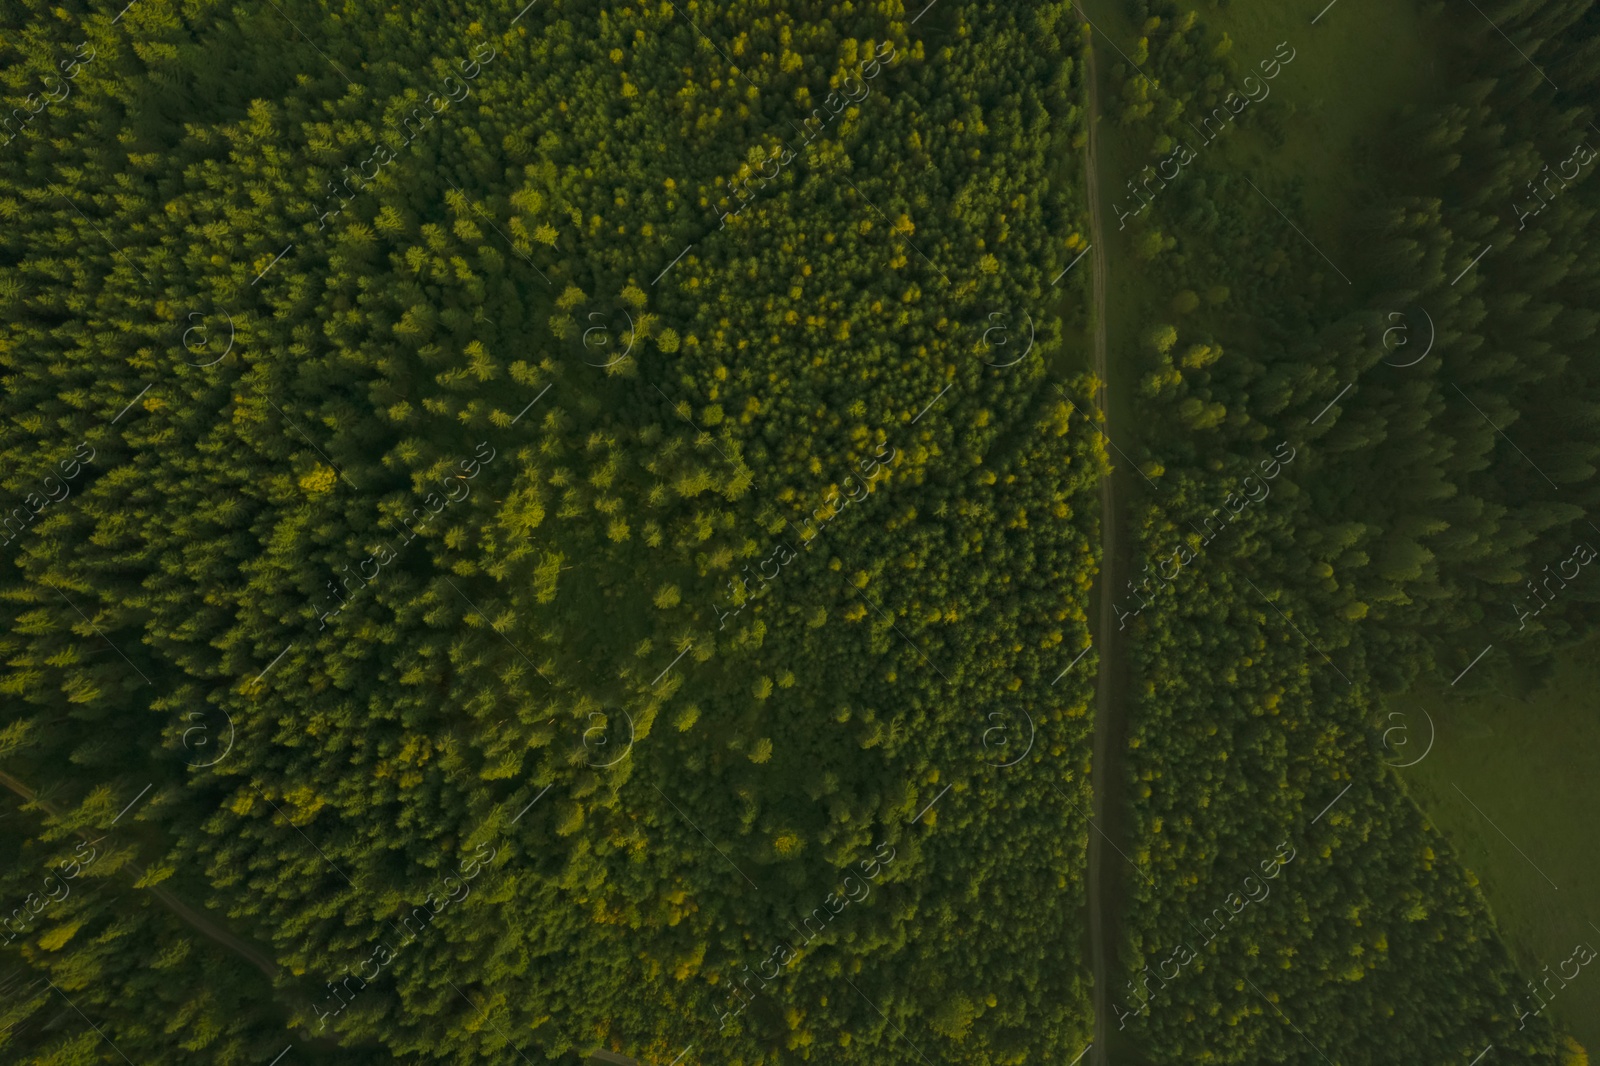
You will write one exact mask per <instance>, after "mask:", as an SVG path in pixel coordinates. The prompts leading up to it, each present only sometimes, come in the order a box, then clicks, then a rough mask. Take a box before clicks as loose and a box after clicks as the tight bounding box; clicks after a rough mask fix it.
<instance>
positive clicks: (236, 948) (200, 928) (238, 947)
mask: <svg viewBox="0 0 1600 1066" xmlns="http://www.w3.org/2000/svg"><path fill="white" fill-rule="evenodd" d="M0 785H4V786H5V787H6V788H8V789H10V790H11V791H12V792H15V793H16V794H17V795H19V796H21V797H22V798H23V799H25V800H27V801H28V802H29V803H37V804H38V805H39V806H40V807H43V808H44V809H45V810H47V811H49V812H50V814H51V815H52V816H54V817H55V818H58V819H59V818H62V817H63V812H62V811H61V810H60V809H59V808H57V807H56V806H55V804H53V803H51V802H50V801H49V800H44V799H40V798H39V797H38V796H37V794H36V793H35V792H34V791H33V789H31V788H29V787H28V786H27V785H25V784H23V783H22V782H21V781H19V780H17V779H16V778H15V777H12V776H11V775H10V774H8V773H5V772H4V771H0ZM78 835H79V836H81V837H83V838H84V839H85V840H87V839H88V838H89V837H88V834H87V833H84V832H83V831H81V830H80V831H79V832H78ZM126 868H127V870H128V872H129V873H131V874H132V875H133V878H134V880H135V881H142V880H143V879H144V875H145V871H144V867H142V866H140V865H139V864H138V863H135V862H129V863H127V864H126ZM146 891H147V892H150V893H152V894H154V896H155V897H156V899H158V900H160V901H161V902H162V904H163V905H165V906H166V908H167V909H168V910H170V911H171V912H172V913H173V914H176V915H177V916H178V917H179V918H180V919H181V920H182V921H183V922H184V923H185V924H187V925H188V926H189V927H190V928H192V929H194V930H195V932H197V933H199V934H200V935H202V936H204V937H207V938H209V939H211V940H215V941H216V942H217V943H219V944H221V945H222V946H223V947H225V948H227V949H228V950H229V951H232V952H233V953H234V954H235V955H238V956H239V957H240V958H242V959H245V960H246V961H248V962H249V963H250V965H252V966H254V967H255V968H256V969H258V970H260V971H261V972H262V973H264V974H266V975H267V979H268V980H272V979H273V978H275V977H277V976H278V965H277V963H275V962H273V961H272V960H271V959H270V958H268V957H267V956H266V955H265V954H264V953H263V952H262V951H261V950H260V949H259V948H256V947H254V946H253V945H251V944H249V943H247V942H245V941H243V940H241V939H239V938H238V937H236V936H234V935H233V934H232V933H230V932H229V931H228V930H227V929H224V928H223V927H222V926H220V925H218V924H217V923H216V922H214V921H212V920H211V919H210V918H208V917H207V916H206V915H205V914H204V913H202V912H201V911H198V910H196V909H195V908H193V907H191V906H189V905H188V904H187V903H185V902H183V900H181V899H179V898H178V897H177V896H174V895H173V894H172V893H171V892H169V891H167V890H166V889H164V888H162V887H161V886H160V885H151V886H150V887H148V888H147V889H146Z"/></svg>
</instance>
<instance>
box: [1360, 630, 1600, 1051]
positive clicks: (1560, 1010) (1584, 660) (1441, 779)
mask: <svg viewBox="0 0 1600 1066" xmlns="http://www.w3.org/2000/svg"><path fill="white" fill-rule="evenodd" d="M1480 669H1481V667H1480ZM1475 673H1476V672H1474V674H1475ZM1474 674H1469V675H1468V677H1467V679H1465V680H1463V681H1462V682H1461V683H1460V686H1459V687H1458V688H1457V689H1449V688H1444V689H1442V690H1441V689H1433V690H1424V691H1418V692H1414V693H1412V694H1410V695H1409V696H1407V697H1404V698H1401V699H1398V700H1395V701H1392V702H1391V703H1390V705H1389V708H1388V709H1389V711H1391V712H1396V711H1398V712H1402V713H1405V714H1406V715H1407V718H1405V719H1392V720H1391V721H1392V723H1393V724H1397V725H1398V724H1404V725H1406V726H1407V727H1408V728H1409V729H1410V733H1411V739H1412V740H1413V741H1414V742H1415V745H1416V746H1415V747H1414V748H1412V749H1411V752H1410V753H1409V754H1407V755H1406V757H1405V759H1404V760H1403V761H1409V760H1411V759H1415V758H1416V757H1417V755H1420V754H1421V751H1422V744H1423V743H1425V740H1426V735H1427V729H1428V726H1427V723H1426V720H1425V719H1424V718H1423V717H1422V715H1421V714H1420V713H1418V712H1424V711H1425V712H1426V713H1427V714H1428V715H1429V716H1431V717H1432V719H1433V722H1434V724H1435V727H1436V734H1437V740H1436V742H1435V744H1434V747H1433V750H1432V752H1431V753H1430V754H1429V755H1428V756H1427V758H1425V759H1423V760H1422V761H1421V762H1420V763H1418V764H1417V765H1416V766H1414V767H1411V768H1409V769H1405V770H1400V771H1398V773H1399V774H1400V776H1401V778H1402V779H1403V780H1404V781H1405V783H1406V785H1407V787H1408V788H1409V789H1410V790H1411V793H1412V795H1413V796H1414V797H1415V799H1416V800H1417V802H1418V803H1420V804H1421V805H1422V808H1423V810H1424V812H1425V813H1426V814H1427V815H1428V817H1429V818H1430V819H1431V820H1432V821H1433V823H1434V825H1436V826H1437V827H1438V828H1439V829H1440V830H1441V831H1442V832H1443V833H1444V834H1445V835H1446V836H1447V837H1448V838H1449V839H1450V841H1451V842H1452V844H1454V846H1455V847H1456V849H1457V852H1458V857H1459V858H1460V860H1461V861H1462V862H1463V863H1464V864H1465V865H1466V866H1467V868H1468V869H1470V870H1472V871H1473V873H1475V874H1476V875H1477V876H1478V878H1479V880H1480V881H1481V882H1482V884H1483V891H1484V893H1485V895H1487V896H1488V899H1489V904H1490V906H1491V907H1492V908H1493V909H1494V914H1495V919H1496V920H1497V921H1498V922H1499V924H1500V928H1501V931H1502V932H1503V933H1504V935H1505V937H1506V940H1507V942H1508V944H1509V945H1510V947H1511V949H1512V952H1513V953H1514V955H1515V956H1516V959H1517V963H1518V965H1519V966H1520V968H1521V969H1522V972H1523V974H1524V975H1525V976H1529V977H1532V976H1535V975H1542V974H1543V973H1544V972H1545V971H1543V967H1544V966H1545V965H1547V964H1548V965H1549V967H1550V970H1549V971H1548V972H1550V973H1554V972H1556V970H1557V968H1558V966H1559V964H1560V963H1561V962H1562V961H1563V960H1565V959H1567V958H1568V957H1569V956H1570V955H1571V954H1572V950H1573V947H1574V946H1575V945H1577V944H1579V943H1587V944H1590V945H1592V946H1593V947H1595V948H1596V949H1600V928H1596V927H1597V926H1600V846H1597V839H1596V838H1597V827H1600V792H1597V791H1596V789H1595V778H1596V775H1597V774H1600V643H1590V644H1588V645H1585V646H1583V647H1581V648H1578V649H1575V650H1574V651H1572V652H1569V653H1568V654H1567V655H1566V656H1564V657H1563V659H1562V661H1561V663H1560V666H1559V668H1558V669H1557V671H1556V674H1555V676H1554V677H1553V678H1552V679H1551V680H1550V682H1549V683H1548V684H1546V685H1545V686H1544V687H1543V688H1541V689H1540V690H1538V691H1537V692H1535V693H1533V694H1532V695H1531V696H1529V697H1528V698H1527V699H1526V700H1524V699H1519V698H1518V697H1517V696H1515V695H1513V694H1511V691H1510V685H1509V683H1508V682H1507V681H1506V680H1505V679H1504V677H1503V676H1497V675H1496V674H1494V673H1493V672H1486V673H1485V674H1484V675H1483V676H1481V677H1477V676H1474ZM1469 682H1471V683H1470V684H1469ZM1463 690H1464V691H1463ZM1394 739H1399V734H1395V736H1394ZM1408 746H1409V745H1408ZM1402 750H1403V749H1402ZM1591 923H1592V924H1591ZM1568 972H1569V973H1570V972H1571V970H1570V968H1569V970H1568ZM1550 987H1551V988H1552V989H1555V990H1556V992H1555V994H1554V995H1553V996H1551V995H1546V999H1548V1000H1549V1001H1550V1007H1549V1009H1550V1011H1551V1012H1552V1013H1553V1014H1554V1015H1555V1017H1556V1018H1557V1020H1558V1021H1560V1022H1561V1023H1562V1024H1563V1025H1564V1026H1565V1027H1566V1028H1567V1029H1568V1031H1569V1032H1571V1033H1572V1034H1573V1035H1574V1036H1575V1037H1576V1038H1577V1039H1578V1042H1579V1043H1581V1044H1583V1045H1584V1046H1585V1047H1586V1048H1589V1049H1590V1050H1597V1049H1600V966H1590V967H1588V968H1585V969H1584V970H1582V971H1581V972H1580V973H1579V975H1578V976H1577V977H1576V978H1574V979H1573V980H1572V982H1571V983H1570V984H1568V985H1567V987H1565V988H1561V987H1560V985H1559V983H1557V982H1552V983H1551V985H1550ZM1542 991H1543V989H1541V992H1542ZM1530 1005H1531V1006H1533V1007H1534V1008H1537V1003H1536V1001H1534V1000H1533V998H1532V996H1531V994H1530V995H1529V996H1527V997H1526V999H1525V1001H1524V1002H1523V1003H1521V1004H1516V1005H1513V1004H1507V1009H1508V1010H1525V1009H1528V1007H1529V1006H1530Z"/></svg>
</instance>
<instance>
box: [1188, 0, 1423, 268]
mask: <svg viewBox="0 0 1600 1066" xmlns="http://www.w3.org/2000/svg"><path fill="white" fill-rule="evenodd" d="M1195 7H1196V8H1197V10H1198V11H1199V12H1200V18H1201V20H1202V21H1204V22H1206V23H1207V24H1208V25H1210V26H1212V27H1214V28H1215V29H1217V30H1220V31H1222V32H1225V33H1226V34H1227V35H1228V37H1229V38H1231V39H1232V41H1233V49H1232V51H1231V53H1230V54H1231V55H1232V57H1233V59H1234V60H1235V61H1237V62H1238V63H1239V65H1240V68H1241V72H1240V77H1241V78H1243V77H1244V76H1246V75H1247V74H1249V73H1250V72H1251V71H1252V70H1255V69H1257V64H1258V63H1260V62H1261V61H1262V60H1264V59H1270V58H1271V57H1272V55H1273V50H1274V49H1275V48H1277V46H1278V45H1279V44H1280V43H1284V44H1287V45H1288V47H1289V48H1292V49H1293V50H1294V52H1293V56H1294V59H1293V62H1291V63H1290V64H1289V65H1288V66H1286V67H1284V68H1283V69H1282V71H1281V72H1280V74H1279V75H1278V77H1277V79H1276V80H1274V81H1273V82H1272V83H1271V88H1272V95H1271V96H1270V97H1268V99H1273V98H1276V99H1278V100H1279V102H1280V103H1281V104H1282V106H1283V108H1284V110H1285V111H1286V112H1287V113H1286V114H1285V115H1284V121H1283V126H1284V132H1285V134H1286V137H1285V141H1284V144H1283V146H1282V147H1281V148H1274V147H1271V146H1270V145H1269V144H1268V143H1267V141H1266V140H1265V138H1264V137H1263V136H1261V134H1259V133H1254V132H1251V131H1246V130H1239V131H1236V132H1237V133H1238V134H1240V136H1239V138H1238V143H1237V144H1235V145H1233V146H1232V152H1233V156H1232V157H1233V158H1234V159H1236V160H1240V161H1245V162H1246V163H1247V169H1248V171H1249V172H1250V173H1251V175H1252V176H1253V180H1255V181H1256V183H1257V184H1258V185H1259V184H1261V178H1260V177H1259V176H1257V175H1261V174H1268V175H1273V176H1276V177H1280V178H1292V179H1296V180H1298V181H1300V182H1302V183H1303V189H1304V197H1305V207H1306V212H1307V214H1308V216H1309V218H1308V220H1307V221H1305V222H1302V221H1301V220H1299V219H1296V220H1295V221H1296V222H1297V223H1299V224H1300V225H1301V227H1302V228H1306V227H1307V224H1308V222H1309V227H1310V229H1309V232H1310V233H1311V235H1312V237H1313V238H1314V239H1315V240H1316V241H1317V243H1318V244H1319V245H1321V246H1322V247H1324V248H1326V249H1327V250H1328V251H1329V252H1333V251H1334V246H1337V245H1340V244H1341V243H1342V242H1341V241H1340V237H1339V235H1340V233H1341V232H1347V231H1348V227H1346V226H1342V225H1341V223H1342V222H1343V221H1344V219H1345V217H1346V215H1347V214H1348V213H1349V212H1350V211H1351V210H1352V209H1353V208H1356V207H1358V206H1359V203H1360V198H1361V197H1360V193H1361V191H1362V186H1363V185H1365V184H1366V183H1367V182H1368V181H1372V180H1381V174H1380V173H1379V172H1380V171H1381V168H1382V166H1383V162H1382V160H1381V158H1379V157H1378V155H1377V153H1376V151H1375V150H1374V149H1375V145H1376V144H1378V143H1379V142H1381V141H1382V140H1383V138H1384V135H1385V130H1384V129H1383V125H1384V123H1385V122H1387V121H1388V119H1389V117H1390V115H1391V114H1392V113H1393V112H1394V110H1395V109H1396V108H1399V107H1403V106H1405V105H1406V104H1415V105H1419V106H1420V105H1421V104H1423V103H1425V102H1426V101H1427V100H1428V99H1429V97H1430V94H1431V93H1432V92H1433V91H1434V89H1435V87H1436V86H1437V85H1438V83H1439V80H1440V78H1441V75H1442V72H1443V71H1444V68H1445V64H1444V63H1443V62H1442V61H1441V60H1440V59H1439V58H1438V56H1437V55H1436V54H1435V47H1436V45H1437V44H1438V43H1439V40H1440V36H1439V27H1438V26H1437V25H1435V23H1434V21H1433V20H1429V19H1426V18H1425V17H1424V16H1423V15H1422V14H1420V13H1419V12H1418V11H1417V5H1416V4H1414V3H1408V2H1406V0H1398V2H1397V0H1335V3H1334V4H1333V5H1332V6H1328V5H1327V0H1289V2H1284V0H1233V3H1231V4H1230V5H1228V6H1227V7H1225V8H1217V7H1213V6H1212V3H1209V2H1208V3H1204V4H1197V5H1195ZM1313 19H1316V20H1317V21H1316V23H1315V25H1313V24H1312V20H1313ZM1324 242H1326V243H1324ZM1347 258H1348V257H1347ZM1341 266H1343V267H1344V270H1345V272H1346V273H1347V274H1351V275H1352V276H1354V274H1355V272H1356V271H1357V270H1359V263H1358V262H1347V263H1342V264H1341Z"/></svg>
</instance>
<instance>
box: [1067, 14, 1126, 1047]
mask: <svg viewBox="0 0 1600 1066" xmlns="http://www.w3.org/2000/svg"><path fill="white" fill-rule="evenodd" d="M1073 8H1074V10H1075V11H1076V12H1077V14H1078V17H1079V18H1081V19H1083V20H1084V22H1085V24H1087V23H1088V21H1089V20H1088V18H1087V16H1085V15H1084V12H1083V5H1082V3H1081V2H1075V3H1074V5H1073ZM1092 32H1093V31H1092V30H1091V33H1092ZM1084 59H1085V61H1086V62H1087V64H1088V66H1087V69H1086V71H1085V79H1086V81H1087V82H1088V88H1089V115H1088V124H1089V140H1088V150H1087V152H1086V154H1085V157H1084V187H1085V192H1086V196H1087V199H1088V201H1089V235H1090V238H1091V240H1092V242H1093V245H1094V248H1093V255H1092V256H1091V258H1090V262H1091V264H1092V265H1093V268H1094V373H1095V377H1097V378H1099V379H1100V394H1099V395H1098V396H1097V397H1096V398H1095V399H1096V403H1097V404H1098V406H1099V408H1100V412H1101V417H1102V418H1103V419H1104V421H1105V423H1106V424H1105V425H1104V426H1102V428H1103V429H1104V431H1105V432H1106V433H1107V434H1108V435H1110V433H1111V428H1110V424H1109V423H1110V419H1111V415H1110V411H1111V408H1110V405H1109V403H1108V402H1107V396H1106V390H1107V388H1108V382H1109V381H1110V378H1111V375H1110V372H1109V370H1108V361H1109V360H1108V356H1107V342H1106V317H1107V312H1106V272H1107V263H1106V235H1105V225H1104V221H1105V219H1104V212H1103V211H1102V210H1101V203H1100V174H1099V165H1098V160H1099V140H1100V131H1099V123H1100V84H1099V80H1098V75H1097V72H1096V66H1095V57H1094V47H1093V45H1092V43H1091V45H1090V47H1089V48H1086V49H1085V50H1084ZM1116 534H1117V499H1116V493H1115V481H1114V479H1113V477H1111V476H1109V475H1108V476H1107V477H1106V478H1105V479H1104V480H1102V481H1101V482H1100V619H1099V625H1098V626H1097V629H1098V634H1097V636H1098V639H1097V640H1096V647H1097V650H1098V656H1099V664H1100V665H1099V669H1098V670H1097V671H1096V683H1095V725H1094V755H1093V757H1092V761H1091V762H1090V771H1089V785H1090V788H1091V789H1092V791H1093V794H1094V821H1095V823H1096V824H1097V825H1096V829H1095V831H1093V832H1091V833H1090V834H1089V870H1088V881H1089V886H1088V887H1089V892H1088V895H1089V958H1090V965H1091V967H1092V969H1093V973H1094V1043H1093V1044H1092V1045H1091V1047H1090V1055H1089V1066H1107V1064H1108V1063H1109V1062H1110V1057H1109V1055H1108V1053H1107V1048H1106V1039H1107V1036H1108V1033H1109V1030H1108V1028H1107V1018H1106V1012H1107V1005H1108V1003H1109V1001H1110V989H1109V981H1110V975H1109V965H1108V964H1109V961H1110V956H1111V951H1112V946H1111V943H1110V939H1111V930H1110V929H1109V928H1108V923H1107V921H1106V914H1105V895H1106V893H1105V884H1104V882H1105V880H1106V863H1105V844H1104V830H1103V829H1100V828H1098V827H1100V826H1104V825H1105V824H1106V805H1107V796H1108V795H1109V794H1110V792H1111V790H1112V789H1115V788H1116V787H1117V782H1116V781H1113V780H1110V777H1111V776H1112V775H1111V774H1110V769H1111V748H1112V738H1113V736H1116V735H1119V734H1120V732H1121V730H1120V729H1117V728H1114V727H1113V722H1114V717H1113V716H1114V715H1115V714H1116V713H1117V700H1116V698H1115V693H1114V692H1113V690H1112V670H1111V663H1112V661H1113V660H1112V656H1113V654H1114V650H1113V645H1112V642H1113V639H1114V636H1113V635H1114V634H1115V632H1116V630H1115V629H1114V628H1113V625H1112V623H1113V622H1114V621H1115V620H1116V619H1115V615H1114V611H1113V606H1114V604H1115V602H1116V589H1117V574H1116V569H1117V566H1116V564H1117V552H1116V544H1117V537H1116Z"/></svg>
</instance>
